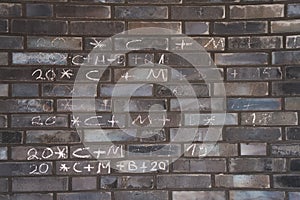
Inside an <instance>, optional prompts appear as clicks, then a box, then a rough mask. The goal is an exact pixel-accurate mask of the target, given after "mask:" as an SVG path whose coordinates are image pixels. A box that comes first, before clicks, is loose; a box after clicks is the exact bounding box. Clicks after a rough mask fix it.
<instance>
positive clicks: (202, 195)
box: [172, 191, 226, 200]
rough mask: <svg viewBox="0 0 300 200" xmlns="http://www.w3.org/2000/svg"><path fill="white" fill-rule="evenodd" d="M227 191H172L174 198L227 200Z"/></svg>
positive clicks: (177, 199) (176, 199)
mask: <svg viewBox="0 0 300 200" xmlns="http://www.w3.org/2000/svg"><path fill="white" fill-rule="evenodd" d="M225 196H226V195H225V192H222V191H176V192H175V191H174V192H172V199H173V200H182V199H189V200H196V199H218V200H225V199H226V197H225Z"/></svg>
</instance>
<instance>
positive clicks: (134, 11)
mask: <svg viewBox="0 0 300 200" xmlns="http://www.w3.org/2000/svg"><path fill="white" fill-rule="evenodd" d="M115 12H116V13H115V18H117V19H167V18H168V7H166V6H116V7H115Z"/></svg>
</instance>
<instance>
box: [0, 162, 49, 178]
mask: <svg viewBox="0 0 300 200" xmlns="http://www.w3.org/2000/svg"><path fill="white" fill-rule="evenodd" d="M33 174H34V175H36V176H37V175H43V176H45V175H51V174H52V163H50V162H47V163H41V162H5V163H0V176H10V177H12V176H13V177H15V176H30V175H33Z"/></svg>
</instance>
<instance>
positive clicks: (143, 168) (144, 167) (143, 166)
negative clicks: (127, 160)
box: [141, 162, 148, 172]
mask: <svg viewBox="0 0 300 200" xmlns="http://www.w3.org/2000/svg"><path fill="white" fill-rule="evenodd" d="M147 168H148V167H147V166H146V163H145V162H143V165H142V166H141V169H142V170H143V172H145V169H147Z"/></svg>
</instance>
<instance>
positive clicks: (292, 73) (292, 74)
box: [285, 67, 300, 79]
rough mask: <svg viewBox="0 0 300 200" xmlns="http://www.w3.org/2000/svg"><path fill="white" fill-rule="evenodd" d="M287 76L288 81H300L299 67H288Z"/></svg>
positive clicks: (286, 69)
mask: <svg viewBox="0 0 300 200" xmlns="http://www.w3.org/2000/svg"><path fill="white" fill-rule="evenodd" d="M285 74H286V78H287V79H300V69H299V67H286V68H285Z"/></svg>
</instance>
